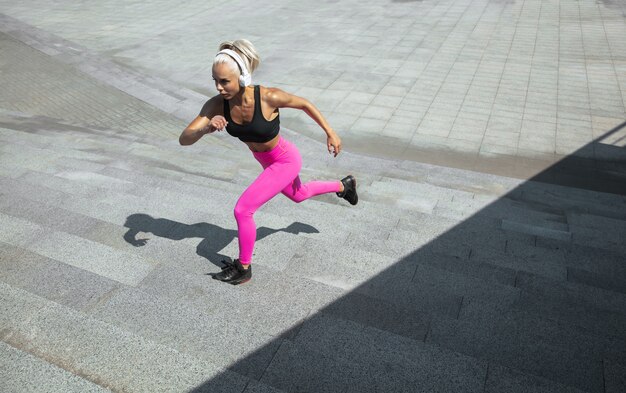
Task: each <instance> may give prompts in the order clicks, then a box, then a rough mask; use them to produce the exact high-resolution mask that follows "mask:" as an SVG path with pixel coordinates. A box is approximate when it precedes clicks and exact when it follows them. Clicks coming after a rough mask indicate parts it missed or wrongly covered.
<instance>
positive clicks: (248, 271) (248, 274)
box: [213, 259, 252, 285]
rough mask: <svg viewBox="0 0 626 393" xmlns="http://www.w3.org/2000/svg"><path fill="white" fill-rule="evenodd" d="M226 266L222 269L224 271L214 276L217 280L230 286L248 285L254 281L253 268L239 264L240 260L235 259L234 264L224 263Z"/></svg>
mask: <svg viewBox="0 0 626 393" xmlns="http://www.w3.org/2000/svg"><path fill="white" fill-rule="evenodd" d="M222 262H223V263H224V264H225V265H226V266H224V267H223V268H222V271H221V272H219V273H216V274H213V278H214V279H215V280H219V281H224V282H227V283H229V284H233V285H239V284H243V283H246V282H248V281H250V280H251V279H252V266H250V265H247V266H246V267H244V265H242V264H241V262H239V259H235V260H234V261H233V262H226V261H222Z"/></svg>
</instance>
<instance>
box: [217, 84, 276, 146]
mask: <svg viewBox="0 0 626 393" xmlns="http://www.w3.org/2000/svg"><path fill="white" fill-rule="evenodd" d="M224 117H225V118H226V121H227V122H228V124H227V125H226V131H227V132H228V133H229V134H230V135H232V136H234V137H237V138H239V139H240V140H241V141H242V142H258V143H264V142H269V141H271V140H272V139H274V137H275V136H276V135H278V130H279V129H280V120H279V119H278V116H276V117H275V118H274V119H272V120H269V121H268V120H267V119H265V117H264V116H263V112H262V111H261V89H260V88H259V85H256V86H254V114H253V115H252V121H251V122H250V123H247V124H237V123H235V122H234V121H233V119H232V118H231V117H230V104H229V103H228V100H224Z"/></svg>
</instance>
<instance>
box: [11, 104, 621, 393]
mask: <svg viewBox="0 0 626 393" xmlns="http://www.w3.org/2000/svg"><path fill="white" fill-rule="evenodd" d="M284 133H285V134H286V135H287V137H288V138H290V139H293V140H295V142H296V144H297V145H298V146H299V148H300V149H301V151H302V155H303V157H304V162H305V168H304V170H303V173H302V177H303V178H304V180H307V179H312V178H320V179H332V178H339V177H342V176H343V175H345V174H346V173H348V172H352V173H354V174H355V175H356V177H357V178H358V179H359V189H360V203H359V205H357V206H356V207H351V206H349V205H348V204H346V203H345V202H344V201H341V200H339V199H338V198H336V197H335V196H333V195H326V196H322V197H319V198H316V199H314V200H309V201H306V202H304V203H302V204H294V203H292V202H291V201H289V200H287V199H286V198H283V197H281V196H279V197H277V198H275V199H274V200H272V201H271V202H270V203H268V205H267V206H265V207H264V208H263V209H261V211H259V212H258V213H257V214H256V215H255V219H256V222H257V225H258V226H259V232H258V236H259V241H258V242H257V247H256V250H255V260H254V267H253V268H254V275H253V281H252V282H251V283H249V284H246V285H243V286H240V287H233V286H230V285H226V284H223V283H219V282H216V281H213V280H211V279H210V277H208V276H207V275H206V274H207V273H209V272H216V271H218V270H219V264H220V263H219V262H220V260H221V259H223V258H224V257H232V256H236V252H237V247H236V226H235V221H234V219H233V217H232V208H233V206H234V204H235V201H236V199H237V198H238V196H239V194H240V193H241V191H242V190H243V187H245V185H246V184H248V183H249V182H250V181H251V180H252V179H253V177H254V176H255V175H256V173H258V164H257V163H256V162H255V161H254V160H253V159H252V158H251V157H250V154H249V153H247V152H246V151H245V149H243V148H242V147H241V146H235V145H232V144H230V143H229V142H228V141H227V140H226V139H224V138H219V137H218V138H213V137H211V138H207V139H206V140H205V141H204V142H202V143H198V144H196V145H194V146H192V147H187V148H183V147H181V146H178V143H177V140H176V138H175V137H174V136H171V137H165V136H160V135H153V134H150V133H148V132H145V133H144V132H140V131H137V132H126V131H125V130H123V129H112V128H96V127H93V126H90V125H88V124H84V123H83V124H80V123H79V122H72V123H68V122H65V121H64V120H63V119H52V118H49V117H39V116H33V115H30V114H27V113H16V112H7V111H4V112H0V141H1V144H0V223H1V226H2V231H0V294H1V295H0V296H1V297H2V302H1V303H0V304H1V306H0V307H2V312H1V313H0V334H1V336H2V344H1V346H0V363H1V364H2V370H3V371H2V374H3V375H2V378H0V390H2V391H12V392H27V391H28V392H31V391H42V392H44V391H45V392H51V391H59V392H61V391H62V392H68V391H77V392H78V391H80V392H84V391H101V390H107V389H108V390H112V391H128V392H155V391H168V392H174V391H176V392H180V391H192V392H222V391H223V392H281V391H282V392H383V391H384V392H416V391H433V392H434V391H440V392H460V391H463V392H522V391H523V392H528V391H532V392H579V391H580V392H593V393H596V392H618V391H623V389H624V386H626V377H624V376H625V375H626V242H624V239H626V198H624V197H623V196H620V195H614V194H602V193H597V192H592V191H585V190H579V189H572V188H566V187H561V186H553V185H548V184H543V183H536V182H532V181H528V182H523V181H520V180H517V179H508V178H503V177H497V176H492V175H484V174H479V173H472V172H467V171H462V170H457V169H450V168H442V167H435V166H430V165H425V164H420V163H413V162H394V161H385V160H381V159H375V158H369V157H361V156H357V155H353V154H350V153H349V152H347V153H345V155H343V156H340V157H339V158H337V159H331V158H327V157H326V156H325V155H324V154H325V153H324V149H323V147H322V146H321V145H320V144H319V143H317V142H314V141H310V140H308V139H306V138H305V137H302V136H299V135H297V134H294V133H291V132H289V130H285V131H284ZM141 239H146V240H141Z"/></svg>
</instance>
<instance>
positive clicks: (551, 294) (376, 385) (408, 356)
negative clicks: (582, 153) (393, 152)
mask: <svg viewBox="0 0 626 393" xmlns="http://www.w3.org/2000/svg"><path fill="white" fill-rule="evenodd" d="M625 126H626V122H624V123H622V124H620V125H619V126H617V127H615V128H614V129H612V130H610V131H608V132H607V133H605V134H604V135H603V136H602V137H601V138H598V139H596V140H594V141H593V142H592V143H591V144H590V145H587V146H584V147H583V148H582V149H581V150H586V149H590V148H591V149H592V150H593V151H594V152H596V153H595V156H594V161H595V162H590V161H588V160H584V161H583V162H582V164H581V160H580V158H578V157H579V156H578V155H576V154H574V155H573V156H571V157H567V158H566V159H564V160H562V161H561V162H559V163H557V164H555V165H553V166H552V167H550V168H548V169H546V170H545V171H543V172H542V173H540V174H538V175H537V176H536V177H535V178H532V179H529V180H528V181H526V182H524V183H522V184H521V185H519V186H517V187H515V188H514V189H512V190H511V191H510V192H508V193H507V194H506V195H503V196H502V197H500V198H498V199H497V200H495V201H492V202H490V203H488V204H486V205H485V206H484V207H482V208H480V210H478V211H477V212H476V213H474V214H472V215H470V216H468V217H467V218H465V219H463V221H461V222H458V220H456V221H454V222H455V223H454V224H452V225H450V226H449V227H448V228H446V229H443V230H440V231H439V232H437V233H433V231H432V227H430V226H429V225H430V224H432V223H433V220H432V215H431V214H425V213H415V212H414V213H408V212H407V217H410V220H407V221H412V222H409V223H408V226H407V229H411V231H405V233H404V236H405V238H402V239H396V240H388V241H386V242H378V243H376V242H374V241H372V243H371V246H370V247H371V249H370V250H369V251H372V252H380V253H385V252H387V251H389V252H393V251H394V249H397V250H398V251H399V254H402V250H404V249H406V250H407V253H405V254H404V256H402V257H400V258H399V260H398V261H397V263H394V264H393V265H391V266H390V267H389V268H387V269H386V270H384V271H382V272H381V273H379V274H377V275H376V276H374V277H372V278H370V279H368V280H367V281H364V282H361V283H359V284H360V285H358V286H356V287H355V288H354V289H353V290H352V291H350V292H347V293H346V294H345V295H343V296H342V297H340V298H339V299H337V300H336V301H334V302H332V303H331V304H329V305H327V306H325V307H323V308H322V309H321V310H319V311H318V312H315V313H313V315H310V316H309V317H308V318H307V320H306V321H305V322H304V323H303V324H299V325H296V326H293V328H292V329H291V330H292V331H291V332H290V333H289V334H285V335H282V336H281V337H277V338H276V339H275V341H274V342H272V343H270V344H268V345H266V346H263V347H261V348H258V349H257V350H256V352H254V353H253V354H251V355H249V356H247V357H245V358H242V359H240V360H239V361H237V362H236V363H234V364H232V365H231V366H230V367H229V369H230V370H232V371H237V372H239V373H243V374H245V375H247V376H248V377H249V378H250V379H251V380H252V381H251V382H250V383H249V384H248V386H247V387H246V388H245V389H244V391H245V392H252V391H273V390H272V388H270V387H273V388H276V389H280V391H285V392H292V391H293V392H322V391H327V392H422V391H424V392H426V391H428V392H430V391H444V392H460V391H463V392H466V391H476V392H502V391H533V392H534V391H542V392H543V391H573V390H574V388H577V389H580V390H581V391H586V392H598V393H599V392H603V391H604V386H605V385H608V384H610V383H611V382H612V381H611V376H612V375H613V376H614V375H616V374H617V373H619V370H626V367H625V366H624V365H626V311H625V310H626V262H625V261H626V242H624V238H625V236H626V204H625V203H624V199H623V197H622V196H623V195H626V170H624V168H626V160H625V157H626V150H625V149H624V148H623V147H616V146H607V145H603V144H602V142H603V140H606V139H608V138H610V137H613V136H615V135H616V134H617V133H618V132H619V131H621V130H622V129H623V128H624V127H625ZM576 170H579V172H578V173H579V177H580V179H579V180H578V183H579V184H583V185H586V186H587V187H584V188H586V189H596V190H602V191H604V193H602V194H599V193H594V192H590V191H588V190H585V189H581V188H566V187H562V186H560V184H564V183H567V184H571V181H572V179H570V178H569V175H570V174H576ZM589 176H591V178H589ZM563 177H566V178H563ZM608 192H612V193H613V194H609V193H608ZM620 201H621V202H620ZM439 213H440V214H442V213H444V214H443V216H439V217H437V218H436V219H435V221H436V222H449V221H450V220H449V219H447V218H446V217H445V215H446V214H445V212H439ZM459 213H462V212H459ZM448 217H450V216H448ZM429 219H430V221H429ZM429 222H430V224H429ZM427 224H428V225H427ZM436 225H437V223H435V226H436ZM429 231H430V233H428V232H429ZM407 236H408V238H407ZM429 236H430V237H429ZM349 246H350V247H355V248H358V247H360V246H363V245H362V244H352V245H350V244H349ZM375 247H378V248H375ZM385 247H387V249H386V250H383V248H385ZM277 348H278V349H277ZM257 359H263V360H262V361H261V360H257ZM268 359H271V360H268ZM254 361H258V362H259V364H257V369H258V370H261V372H260V373H259V372H250V373H249V374H246V373H245V372H242V370H246V369H249V367H248V368H247V367H242V365H243V364H249V363H250V362H254ZM259 375H260V378H259ZM229 380H230V381H232V379H229V377H228V375H227V373H222V374H220V375H218V376H216V377H215V378H212V379H210V380H208V381H206V382H205V383H204V384H202V385H200V386H197V387H196V388H195V389H193V390H192V392H194V393H197V392H215V391H230V390H229V388H230V389H236V388H235V385H228V381H229ZM255 380H258V381H260V382H261V383H262V385H258V384H256V383H255V382H254V381H255ZM613 382H614V381H613ZM256 389H258V390H256ZM234 391H241V388H239V389H237V390H234ZM576 391H578V390H576Z"/></svg>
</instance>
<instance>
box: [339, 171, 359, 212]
mask: <svg viewBox="0 0 626 393" xmlns="http://www.w3.org/2000/svg"><path fill="white" fill-rule="evenodd" d="M341 184H342V186H343V190H342V191H340V192H338V193H337V196H338V197H340V198H343V199H345V200H346V201H348V202H350V204H351V205H356V204H357V203H358V202H359V196H358V195H357V193H356V179H355V178H354V176H352V175H348V176H346V177H344V178H343V179H341Z"/></svg>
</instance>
